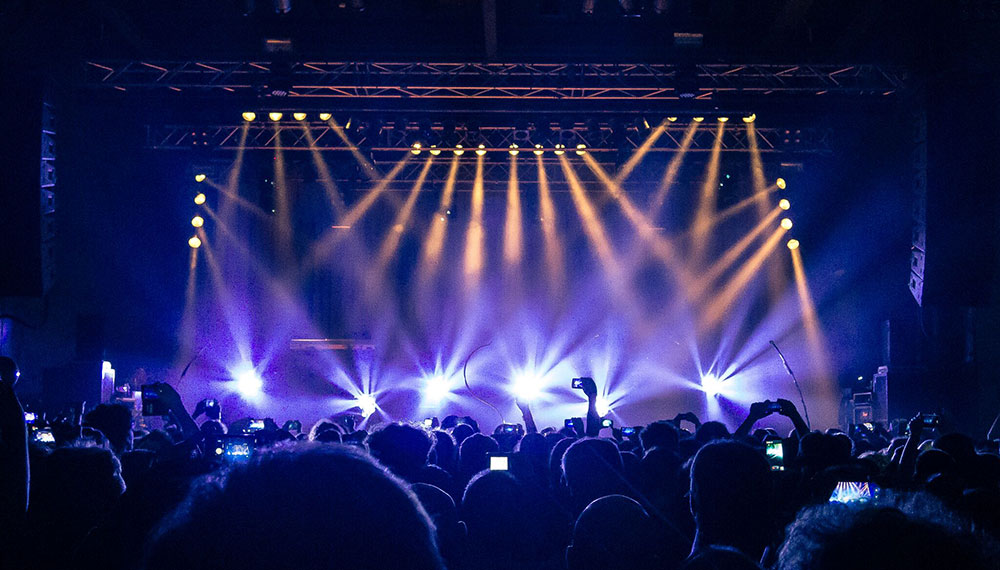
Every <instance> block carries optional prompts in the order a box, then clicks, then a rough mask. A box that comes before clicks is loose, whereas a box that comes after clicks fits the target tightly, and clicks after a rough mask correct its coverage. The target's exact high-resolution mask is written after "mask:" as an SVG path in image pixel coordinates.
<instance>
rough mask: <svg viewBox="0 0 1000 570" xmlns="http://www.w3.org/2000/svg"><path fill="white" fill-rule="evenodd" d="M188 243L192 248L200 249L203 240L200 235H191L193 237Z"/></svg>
mask: <svg viewBox="0 0 1000 570" xmlns="http://www.w3.org/2000/svg"><path fill="white" fill-rule="evenodd" d="M188 245H189V246H191V249H198V248H199V247H201V240H200V239H198V236H191V239H189V240H188Z"/></svg>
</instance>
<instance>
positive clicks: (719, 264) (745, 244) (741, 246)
mask: <svg viewBox="0 0 1000 570" xmlns="http://www.w3.org/2000/svg"><path fill="white" fill-rule="evenodd" d="M779 215H781V210H780V209H778V208H775V209H774V210H773V211H772V212H771V213H770V214H768V215H767V216H765V217H764V219H762V220H761V221H760V222H758V223H757V225H756V226H755V227H754V228H753V229H752V230H750V231H749V232H748V233H747V234H746V235H745V236H743V237H742V238H740V240H739V241H738V242H736V243H734V244H733V245H732V246H730V247H729V249H727V250H726V252H725V253H723V254H722V257H720V258H719V259H718V260H717V261H716V262H715V263H713V264H712V265H711V266H710V267H709V268H708V269H707V270H706V271H705V272H703V273H702V274H701V275H700V276H699V277H698V280H697V282H696V283H695V285H694V287H693V288H692V290H693V291H695V294H696V295H697V297H696V298H697V299H701V298H703V297H704V296H705V295H706V294H707V293H708V290H709V287H711V285H712V283H713V282H714V281H715V280H716V279H718V278H719V277H721V276H722V274H723V273H725V272H726V271H728V270H729V268H730V267H732V265H733V264H734V263H736V260H738V259H739V258H740V256H741V255H743V252H745V251H746V250H747V249H749V247H750V245H751V244H753V242H754V241H756V239H757V238H758V237H760V235H761V234H763V233H764V232H765V231H767V230H768V229H770V228H772V227H773V226H772V225H771V224H773V223H774V221H775V220H777V219H778V216H779Z"/></svg>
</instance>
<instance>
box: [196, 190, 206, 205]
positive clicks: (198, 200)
mask: <svg viewBox="0 0 1000 570" xmlns="http://www.w3.org/2000/svg"><path fill="white" fill-rule="evenodd" d="M205 200H207V198H206V197H205V195H204V194H203V193H201V192H198V193H197V194H195V196H194V203H195V204H197V205H199V206H201V205H202V204H204V203H205Z"/></svg>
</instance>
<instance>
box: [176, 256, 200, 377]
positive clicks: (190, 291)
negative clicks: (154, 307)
mask: <svg viewBox="0 0 1000 570" xmlns="http://www.w3.org/2000/svg"><path fill="white" fill-rule="evenodd" d="M199 239H200V238H199ZM188 249H190V250H191V253H190V257H189V258H188V278H187V287H186V288H185V289H184V312H183V313H181V326H180V334H178V337H179V339H180V345H181V346H180V351H178V353H177V357H176V358H175V359H174V366H179V365H181V364H183V363H185V362H187V360H189V359H190V358H191V354H192V353H193V351H194V348H195V343H196V342H197V337H198V326H197V324H198V319H197V311H198V305H197V298H196V297H195V294H196V293H197V288H198V250H199V249H201V248H200V247H197V248H196V247H192V248H188Z"/></svg>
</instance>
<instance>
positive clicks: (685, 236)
mask: <svg viewBox="0 0 1000 570" xmlns="http://www.w3.org/2000/svg"><path fill="white" fill-rule="evenodd" d="M777 190H778V187H777V186H775V185H774V184H772V185H771V186H769V187H768V188H766V189H765V190H764V192H763V193H764V194H771V193H773V192H776V191H777ZM758 200H760V196H758V195H757V194H754V195H752V196H748V197H746V198H744V199H742V200H740V201H739V202H737V203H735V204H733V205H732V206H729V207H728V208H726V209H725V210H722V211H721V212H718V213H717V214H716V215H715V216H713V217H712V219H711V220H710V222H709V227H710V229H711V228H714V227H716V226H718V225H721V224H722V223H723V222H725V221H727V220H729V219H730V218H732V217H733V216H735V215H737V214H739V213H740V212H742V211H743V210H746V209H747V208H749V207H750V206H753V205H755V204H757V202H758ZM769 214H770V211H767V212H764V216H763V217H758V219H757V221H758V222H759V221H760V220H762V219H763V218H764V217H766V216H768V215H769ZM693 235H694V234H693V230H691V229H689V230H687V231H685V232H684V233H682V234H680V235H678V236H677V240H678V241H683V240H689V239H691V238H692V237H693Z"/></svg>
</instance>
